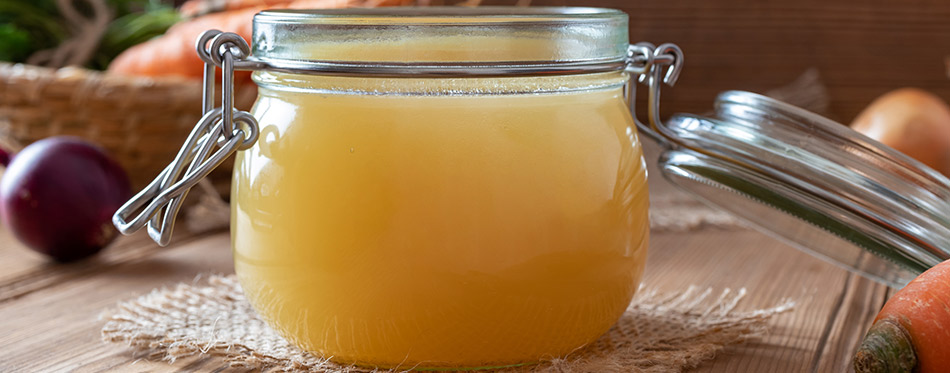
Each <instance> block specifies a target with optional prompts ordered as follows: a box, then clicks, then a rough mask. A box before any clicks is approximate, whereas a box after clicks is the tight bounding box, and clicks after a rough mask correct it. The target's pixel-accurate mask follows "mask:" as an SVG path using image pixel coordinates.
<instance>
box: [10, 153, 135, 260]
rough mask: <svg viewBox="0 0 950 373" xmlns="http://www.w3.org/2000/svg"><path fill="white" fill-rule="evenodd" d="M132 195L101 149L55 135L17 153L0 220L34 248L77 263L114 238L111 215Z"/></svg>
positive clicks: (11, 166) (125, 177)
mask: <svg viewBox="0 0 950 373" xmlns="http://www.w3.org/2000/svg"><path fill="white" fill-rule="evenodd" d="M130 196H131V190H130V186H129V181H128V177H127V176H126V174H125V171H123V170H122V167H121V166H119V164H118V163H116V162H115V161H114V160H112V159H111V158H109V156H108V155H106V153H105V152H104V151H103V150H102V149H100V148H98V147H96V146H94V145H91V144H89V143H87V142H84V141H82V140H80V139H78V138H74V137H51V138H47V139H43V140H40V141H37V142H35V143H33V144H31V145H30V146H27V147H26V148H24V149H23V150H22V151H20V152H19V153H17V154H16V155H14V157H13V160H12V161H11V162H10V164H9V165H8V167H7V170H6V172H4V174H3V179H2V180H0V218H2V219H3V223H4V224H5V225H6V227H7V228H8V229H9V230H10V231H12V232H13V233H14V235H16V237H17V238H18V239H19V240H20V241H21V242H23V243H24V244H25V245H26V246H28V247H30V248H31V249H33V250H35V251H37V252H40V253H43V254H45V255H47V256H49V257H51V258H53V259H55V260H57V261H62V262H66V261H72V260H77V259H81V258H84V257H87V256H90V255H92V254H95V253H97V252H99V250H101V249H102V248H103V247H105V246H106V245H108V244H109V243H110V242H112V240H113V239H115V237H116V235H117V233H118V232H117V231H116V229H115V228H114V227H113V226H112V220H111V219H112V214H113V213H114V212H115V210H117V209H118V208H119V207H120V206H122V204H123V203H125V201H126V200H127V199H129V197H130Z"/></svg>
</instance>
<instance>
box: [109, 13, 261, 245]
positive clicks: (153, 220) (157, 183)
mask: <svg viewBox="0 0 950 373" xmlns="http://www.w3.org/2000/svg"><path fill="white" fill-rule="evenodd" d="M196 49H197V52H198V56H199V57H201V59H202V60H203V61H204V62H205V71H204V83H203V85H204V96H203V97H202V103H201V110H202V112H203V113H204V115H203V116H202V117H201V119H200V120H198V124H197V125H195V128H194V129H193V130H192V131H191V133H190V134H189V135H188V138H187V139H186V140H185V144H184V145H183V146H182V147H181V149H180V150H179V151H178V154H177V155H176V156H175V160H174V161H172V163H171V164H169V165H168V167H166V168H165V169H164V170H163V171H162V172H161V173H160V174H159V175H158V177H156V178H155V180H154V181H152V182H151V183H149V185H148V186H146V187H145V189H143V190H142V191H140V192H139V193H138V194H136V195H135V196H134V197H132V199H130V200H129V201H128V202H126V203H125V204H124V205H123V206H122V207H120V208H119V209H118V210H117V211H116V213H115V215H113V216H112V223H113V224H114V225H115V227H116V228H117V229H118V230H119V232H121V233H123V234H131V233H133V232H136V231H138V230H139V229H142V228H143V227H145V226H146V225H147V226H148V235H149V237H151V238H152V240H153V241H155V242H156V243H158V244H159V245H160V246H166V245H168V243H169V242H170V241H171V236H172V230H173V228H174V224H175V217H176V216H177V215H178V210H180V209H181V206H182V203H183V202H184V200H185V197H187V196H188V191H189V190H191V188H192V187H194V186H195V185H196V184H198V182H199V181H201V179H202V178H204V177H205V176H207V175H208V174H209V173H211V171H212V170H214V169H215V168H216V167H218V166H219V165H220V164H221V163H222V162H224V161H225V160H226V159H227V158H228V157H230V156H231V155H232V154H234V152H236V151H238V150H242V149H247V148H249V147H251V145H253V144H254V142H255V141H257V137H258V134H259V131H258V125H257V120H256V119H254V116H252V115H251V114H250V113H248V112H246V111H238V110H235V109H234V70H235V65H240V66H239V67H241V69H242V70H244V69H253V67H254V66H245V65H246V64H243V65H242V64H241V62H242V61H245V59H246V58H247V57H248V56H249V55H250V47H249V46H248V45H247V42H246V41H244V39H243V38H241V37H240V36H238V35H237V34H234V33H224V32H221V31H218V30H210V31H206V32H204V33H203V34H202V35H201V37H199V38H198V42H197V47H196ZM216 66H218V67H221V86H222V88H221V89H222V92H221V106H219V107H214V96H215V67H216Z"/></svg>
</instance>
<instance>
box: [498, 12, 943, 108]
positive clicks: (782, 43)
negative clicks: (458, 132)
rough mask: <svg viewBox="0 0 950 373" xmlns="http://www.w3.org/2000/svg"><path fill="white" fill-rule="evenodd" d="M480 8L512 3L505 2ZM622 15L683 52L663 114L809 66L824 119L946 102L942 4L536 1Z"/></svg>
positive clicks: (633, 30) (634, 35)
mask: <svg viewBox="0 0 950 373" xmlns="http://www.w3.org/2000/svg"><path fill="white" fill-rule="evenodd" d="M486 3H492V4H511V1H510V0H496V1H491V2H486ZM531 4H532V5H572V6H592V7H608V8H617V9H621V10H623V11H625V12H627V14H629V15H630V40H631V41H632V42H636V41H649V42H653V43H655V44H659V43H663V42H673V43H676V44H678V45H679V46H680V47H681V48H682V49H683V51H684V54H685V55H686V65H685V67H684V70H683V74H682V75H681V76H680V80H679V82H678V83H677V85H676V87H675V88H673V89H665V90H664V93H663V102H662V107H663V112H664V113H667V114H668V113H670V112H674V111H675V112H693V113H702V112H706V111H708V110H710V109H711V107H712V100H713V98H714V97H715V95H716V94H717V93H718V92H720V91H724V90H730V89H741V90H749V91H754V92H764V91H766V90H768V89H772V88H775V87H779V86H782V85H784V84H787V83H789V82H791V81H793V80H794V79H795V78H796V77H798V76H799V75H800V74H802V73H803V72H804V71H805V70H806V69H808V68H812V67H815V68H817V69H818V71H819V73H820V74H821V78H822V81H823V82H824V84H825V86H826V87H827V88H828V91H829V94H830V96H831V107H830V116H832V117H833V118H834V119H837V120H838V121H841V122H844V123H849V122H850V121H851V120H852V119H854V117H855V116H856V115H857V114H858V113H859V112H860V111H861V109H862V108H864V107H865V106H866V105H867V104H868V103H870V101H871V100H873V99H874V98H875V97H877V96H879V95H881V94H883V93H885V92H887V91H889V90H893V89H896V88H900V87H918V88H923V89H926V90H929V91H931V92H934V93H936V94H937V95H939V96H941V97H943V98H944V99H945V100H946V99H950V80H948V78H947V68H946V65H945V62H944V61H945V59H946V57H947V56H950V1H946V0H908V1H905V0H901V1H889V0H863V1H855V0H850V1H849V0H727V1H720V0H659V1H657V0H591V1H579V0H574V1H566V0H534V1H532V2H531Z"/></svg>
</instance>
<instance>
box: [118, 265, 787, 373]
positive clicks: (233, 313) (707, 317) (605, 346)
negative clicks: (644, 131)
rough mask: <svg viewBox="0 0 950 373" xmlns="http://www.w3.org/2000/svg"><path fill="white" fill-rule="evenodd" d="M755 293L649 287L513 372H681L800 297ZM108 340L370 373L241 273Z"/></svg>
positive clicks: (229, 361)
mask: <svg viewBox="0 0 950 373" xmlns="http://www.w3.org/2000/svg"><path fill="white" fill-rule="evenodd" d="M745 294H746V291H745V289H739V290H738V291H732V290H729V289H725V290H722V291H718V292H717V291H714V290H713V289H700V288H697V287H689V288H688V289H685V290H684V291H682V292H677V293H660V292H657V291H655V290H652V289H650V288H649V287H641V289H640V291H639V292H638V293H637V295H636V297H635V299H634V301H633V302H632V303H631V306H630V307H629V308H628V309H627V311H626V313H624V315H623V316H622V317H621V319H620V321H618V322H617V324H616V325H615V326H614V327H613V328H612V329H610V331H609V332H607V333H606V334H605V335H603V336H602V337H601V338H600V339H599V340H597V341H596V342H595V343H593V344H592V345H590V346H587V347H586V348H583V349H581V350H578V351H577V352H575V353H573V354H571V355H569V356H566V357H563V358H560V359H555V360H550V361H542V362H540V363H539V364H536V365H531V366H525V367H519V368H512V369H506V370H505V371H507V372H547V371H552V372H608V371H622V372H677V371H683V370H685V369H688V368H691V367H695V366H697V365H698V364H699V363H700V362H702V361H704V360H707V359H711V358H713V357H714V356H715V355H716V353H717V352H719V351H721V350H722V349H723V348H724V347H725V346H728V345H730V344H735V343H740V342H743V341H745V340H748V339H749V338H753V337H758V336H761V335H762V334H763V333H765V332H766V321H767V320H768V319H769V318H770V317H771V316H773V315H775V314H778V313H781V312H785V311H787V310H790V309H791V308H792V307H793V305H794V303H793V302H792V301H783V302H781V303H780V304H778V305H775V306H774V307H770V308H765V309H759V310H752V311H738V310H737V309H736V306H737V305H738V304H739V303H740V301H741V300H742V299H743V298H744V296H745ZM106 319H107V322H106V324H105V326H104V327H103V328H102V338H103V339H104V340H106V341H108V342H115V343H123V344H127V345H129V346H131V347H132V348H134V349H136V350H138V351H140V352H145V353H146V354H147V355H148V357H149V358H152V359H165V360H168V361H172V362H173V361H174V360H176V359H179V358H183V357H189V356H193V355H206V356H211V357H214V358H219V359H222V365H230V366H232V367H244V368H257V369H261V370H267V371H305V372H334V373H335V372H364V371H372V370H367V369H363V368H358V367H352V366H341V365H337V364H334V363H332V362H330V361H328V360H326V359H324V358H321V357H319V356H314V355H311V354H309V353H307V352H304V351H301V350H299V349H297V348H296V347H294V346H292V345H291V344H290V343H289V342H287V341H285V340H284V339H283V338H281V337H280V336H279V335H278V334H277V332H275V331H274V330H272V329H270V328H269V327H268V326H267V325H266V324H265V323H264V321H263V320H261V319H260V318H258V316H257V314H256V313H255V312H254V310H253V309H252V308H251V305H250V304H249V303H248V302H247V300H246V299H245V298H244V294H243V293H242V292H241V287H240V285H239V284H238V282H237V281H236V279H235V278H234V277H233V276H227V277H222V276H211V277H210V278H208V280H207V281H206V282H204V283H202V284H200V285H197V284H179V285H177V286H175V287H173V288H164V289H157V290H154V291H152V292H151V293H150V294H147V295H144V296H142V297H139V298H137V299H133V300H131V301H127V302H123V303H120V304H119V305H118V307H117V309H115V310H113V311H111V312H110V313H109V314H107V315H106Z"/></svg>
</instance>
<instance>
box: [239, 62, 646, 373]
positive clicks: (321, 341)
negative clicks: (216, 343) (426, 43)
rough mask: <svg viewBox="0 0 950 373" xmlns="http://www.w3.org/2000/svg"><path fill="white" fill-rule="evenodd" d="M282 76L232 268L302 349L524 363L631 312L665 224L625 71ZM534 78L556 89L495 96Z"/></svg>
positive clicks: (265, 116)
mask: <svg viewBox="0 0 950 373" xmlns="http://www.w3.org/2000/svg"><path fill="white" fill-rule="evenodd" d="M291 78H293V79H291ZM268 79H275V80H274V81H280V82H281V84H277V85H268V84H263V87H262V89H261V97H260V99H259V102H258V103H257V105H256V106H255V109H254V114H255V116H256V117H258V118H259V121H260V126H261V137H260V140H259V141H258V143H257V145H255V146H254V147H253V148H251V149H249V150H247V151H244V152H240V153H239V154H238V157H237V161H236V164H235V182H234V190H233V193H232V201H233V202H232V203H233V220H232V225H233V226H232V232H233V235H234V236H233V238H234V239H233V243H234V253H235V262H236V264H235V268H236V271H237V273H238V276H239V277H240V279H241V282H242V284H243V285H244V289H245V291H246V293H247V295H248V298H249V299H250V300H251V302H252V303H253V304H254V305H255V306H256V307H257V309H258V310H259V311H260V313H261V314H262V315H263V316H264V317H265V318H267V319H269V320H270V321H271V322H272V323H273V324H274V325H276V326H277V327H278V329H279V330H281V332H282V333H283V334H284V335H285V336H287V337H289V338H290V339H291V340H293V341H294V342H296V343H297V344H298V345H300V346H303V347H304V348H306V349H310V350H312V351H317V352H319V353H322V354H325V355H327V356H333V357H334V358H335V359H337V360H340V361H344V362H354V363H360V364H368V365H375V366H385V367H389V366H393V365H396V364H408V365H410V366H414V365H417V364H419V365H421V366H427V367H459V366H463V367H484V366H495V365H510V364H517V363H523V362H530V361H538V360H539V359H542V358H545V357H547V358H550V357H553V356H561V355H564V354H567V353H569V352H571V351H573V350H574V349H576V348H578V347H579V346H582V345H584V344H586V343H589V342H591V341H593V340H594V339H596V338H597V337H598V336H599V335H600V334H602V333H603V332H605V331H606V330H607V329H608V328H609V327H610V325H612V324H613V323H614V322H615V321H616V320H617V318H618V317H619V316H620V314H621V313H622V312H623V311H624V310H625V309H626V307H627V305H628V303H629V302H630V299H631V297H632V295H633V293H634V291H635V290H636V287H637V284H638V283H639V279H640V276H641V275H642V271H643V266H644V262H645V259H646V246H647V241H648V232H649V224H648V216H647V209H648V198H647V190H646V185H647V184H646V174H645V167H644V163H643V158H642V154H641V150H640V146H639V142H638V141H637V137H636V133H635V131H634V127H633V123H632V120H631V118H630V115H629V113H628V111H627V108H626V105H625V104H624V100H623V97H622V96H623V92H622V91H623V90H622V82H623V81H624V79H625V76H624V74H622V73H619V72H618V73H613V74H600V75H598V76H593V77H592V76H588V77H583V78H580V77H579V78H577V79H574V80H573V81H571V82H569V83H570V84H568V83H565V80H564V79H562V78H558V77H550V78H543V77H540V78H538V77H536V78H517V79H515V80H510V81H509V80H506V79H504V78H502V79H475V80H467V81H465V82H453V81H451V80H432V81H430V82H429V84H427V85H424V86H425V87H427V88H426V89H425V90H422V91H417V90H414V89H413V88H412V87H418V86H417V85H416V84H415V83H416V82H414V81H413V80H409V79H403V80H400V79H368V80H367V79H356V78H323V77H306V76H293V77H288V76H285V77H283V78H276V77H269V78H268ZM341 79H342V80H341ZM347 79H349V80H347ZM508 79H511V78H508ZM518 79H520V80H518ZM526 80H533V82H530V84H529V82H527V81H526ZM272 82H273V81H272ZM525 84H528V85H531V86H533V87H535V88H537V92H540V93H537V92H536V93H519V92H514V93H512V92H508V93H504V89H501V88H498V87H509V88H511V87H514V88H517V87H520V86H523V85H525ZM592 84H593V86H597V87H598V88H590V87H591V86H592ZM366 86H376V87H387V88H386V92H375V93H373V94H369V93H367V92H363V91H361V90H362V89H363V88H365V87H366ZM461 86H468V88H467V89H460V87H461ZM439 87H441V88H439ZM477 87H481V88H477ZM585 87H586V88H585ZM499 89H501V90H500V91H499ZM559 89H560V90H561V91H559ZM433 90H434V91H444V92H450V93H451V94H432V92H433ZM517 90H518V89H515V91H517ZM354 92H357V93H354ZM486 92H489V93H486Z"/></svg>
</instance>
